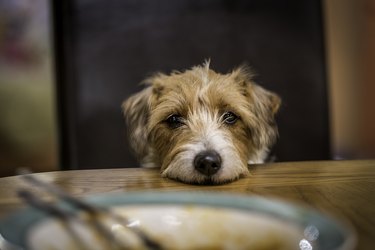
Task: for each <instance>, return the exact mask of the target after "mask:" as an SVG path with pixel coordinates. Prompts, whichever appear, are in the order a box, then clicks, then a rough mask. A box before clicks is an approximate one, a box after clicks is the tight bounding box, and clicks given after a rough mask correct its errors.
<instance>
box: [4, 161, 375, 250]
mask: <svg viewBox="0 0 375 250" xmlns="http://www.w3.org/2000/svg"><path fill="white" fill-rule="evenodd" d="M250 172H251V175H250V176H249V177H246V178H242V179H240V180H237V181H235V182H232V183H229V184H224V185H216V186H199V185H188V184H183V183H180V182H177V181H173V180H169V179H165V178H161V177H160V175H159V171H158V170H157V169H141V168H124V169H102V170H73V171H58V172H48V173H37V174H35V175H36V176H38V177H39V178H41V179H43V180H46V181H49V182H52V183H55V184H57V185H59V186H61V187H62V188H63V189H65V190H66V191H68V192H69V193H71V194H73V195H74V196H78V197H81V196H87V195H94V194H102V193H113V192H129V191H138V190H158V191H163V190H168V191H171V190H172V191H189V192H200V191H214V192H225V193H239V194H248V195H254V194H255V195H261V196H264V197H271V198H274V197H276V198H278V199H283V200H286V201H290V202H294V203H297V204H300V205H307V206H310V207H313V208H315V209H317V210H319V211H321V212H323V213H328V214H330V215H333V216H334V217H336V218H338V219H340V220H345V221H347V222H349V223H350V224H352V226H353V228H354V229H355V231H356V232H357V235H358V249H375V160H358V161H317V162H313V161H311V162H288V163H272V164H263V165H255V166H251V167H250ZM20 187H28V188H29V189H31V190H33V189H34V188H33V187H30V186H29V185H28V184H26V183H24V181H22V180H21V179H20V177H18V176H12V177H5V178H0V217H3V216H6V215H8V214H10V213H12V212H14V211H15V210H16V209H18V208H20V207H22V206H23V205H22V203H21V202H20V200H19V199H18V198H17V195H16V191H17V190H18V189H19V188H20ZM33 191H34V192H37V193H39V192H40V191H39V190H37V189H35V190H33ZM40 195H43V193H42V192H40Z"/></svg>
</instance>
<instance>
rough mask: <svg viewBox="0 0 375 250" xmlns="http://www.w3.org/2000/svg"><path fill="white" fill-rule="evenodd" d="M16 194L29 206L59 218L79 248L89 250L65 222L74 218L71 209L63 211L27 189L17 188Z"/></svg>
mask: <svg viewBox="0 0 375 250" xmlns="http://www.w3.org/2000/svg"><path fill="white" fill-rule="evenodd" d="M17 193H18V196H19V197H20V198H22V199H23V200H24V201H25V202H26V203H27V204H29V205H30V206H32V207H34V208H36V209H38V210H41V211H44V212H46V213H48V214H50V215H51V216H53V217H55V218H58V219H60V220H61V221H62V222H63V226H64V227H65V228H66V229H67V232H68V233H69V235H70V236H71V237H72V238H73V239H74V241H75V242H76V243H77V244H78V246H80V249H87V250H89V249H88V248H87V247H86V246H85V244H84V242H83V241H82V240H81V239H80V238H79V237H78V235H77V234H76V233H75V230H74V228H73V227H72V226H71V225H70V224H69V223H67V222H68V221H69V220H71V219H74V218H75V217H76V215H75V214H74V213H72V212H71V211H65V210H64V209H61V208H59V207H58V206H55V205H53V204H50V203H47V202H45V201H43V200H41V199H40V198H38V197H37V196H36V195H34V194H33V193H31V192H30V191H27V190H23V189H21V190H19V191H18V192H17Z"/></svg>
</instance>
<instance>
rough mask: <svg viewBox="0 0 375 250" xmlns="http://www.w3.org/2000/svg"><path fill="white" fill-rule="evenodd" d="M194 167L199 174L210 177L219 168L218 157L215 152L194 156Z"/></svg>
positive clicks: (219, 159) (205, 152)
mask: <svg viewBox="0 0 375 250" xmlns="http://www.w3.org/2000/svg"><path fill="white" fill-rule="evenodd" d="M194 167H195V169H196V170H197V171H199V172H200V173H202V174H204V175H207V176H211V175H213V174H215V173H216V172H217V171H218V170H219V169H220V167H221V158H220V155H219V154H218V153H217V152H215V151H204V152H201V153H199V154H197V156H195V159H194Z"/></svg>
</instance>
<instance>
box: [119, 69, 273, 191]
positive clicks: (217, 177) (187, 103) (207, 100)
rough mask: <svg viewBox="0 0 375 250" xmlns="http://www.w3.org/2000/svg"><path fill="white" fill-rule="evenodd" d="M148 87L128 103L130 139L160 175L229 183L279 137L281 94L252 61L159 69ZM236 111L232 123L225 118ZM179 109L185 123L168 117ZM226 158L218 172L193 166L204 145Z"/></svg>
mask: <svg viewBox="0 0 375 250" xmlns="http://www.w3.org/2000/svg"><path fill="white" fill-rule="evenodd" d="M145 84H146V88H145V89H144V90H143V91H141V92H139V93H137V94H135V95H133V96H131V97H130V98H129V99H128V100H126V101H125V102H124V103H123V106H122V107H123V111H124V114H125V118H126V122H127V125H128V128H129V135H130V144H131V146H132V148H133V149H134V151H135V153H136V155H137V156H138V158H139V160H140V162H141V164H142V166H145V167H160V169H161V175H162V176H164V177H168V178H172V179H177V180H180V181H183V182H187V183H206V182H209V183H216V184H218V183H226V182H229V181H233V180H235V179H237V178H239V177H241V176H245V175H247V174H248V168H247V165H248V164H252V163H262V162H263V161H264V159H265V157H266V156H267V153H268V150H269V148H270V147H271V146H272V145H273V144H274V142H275V140H276V137H277V127H276V124H275V121H274V115H275V113H276V112H277V111H278V109H279V105H280V98H279V97H278V96H277V95H276V94H274V93H272V92H270V91H267V90H265V89H263V88H262V87H260V86H258V85H257V84H255V83H254V82H253V80H252V73H251V71H250V70H249V69H248V68H247V67H239V68H237V69H235V70H233V71H232V72H230V73H228V74H219V73H216V72H214V71H213V70H211V69H210V65H209V62H206V63H204V64H203V65H201V66H196V67H193V68H192V69H190V70H186V71H184V72H173V73H171V74H170V75H165V74H161V73H158V74H156V75H154V76H152V77H150V78H148V79H146V80H145ZM228 112H231V113H230V114H235V115H236V117H237V120H235V122H234V123H233V124H229V122H232V121H231V120H230V119H229V120H225V117H227V116H228V115H226V114H228ZM172 115H178V117H179V118H178V119H180V120H179V121H181V123H177V125H175V123H172V125H171V124H170V123H168V121H169V120H168V118H169V117H171V116H172ZM207 150H212V151H215V152H217V153H218V155H219V156H220V158H221V167H220V169H219V170H218V171H217V172H216V173H215V174H213V175H209V176H207V175H204V174H202V173H200V172H199V171H196V169H195V168H194V159H195V157H196V156H197V154H199V153H200V152H202V151H207Z"/></svg>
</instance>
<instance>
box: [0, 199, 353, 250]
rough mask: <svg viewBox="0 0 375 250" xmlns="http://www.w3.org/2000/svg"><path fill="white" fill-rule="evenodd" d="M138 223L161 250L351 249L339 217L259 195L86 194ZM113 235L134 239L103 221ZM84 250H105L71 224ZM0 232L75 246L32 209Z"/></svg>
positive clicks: (12, 238) (16, 239) (22, 243)
mask: <svg viewBox="0 0 375 250" xmlns="http://www.w3.org/2000/svg"><path fill="white" fill-rule="evenodd" d="M88 200H89V201H90V202H92V203H93V204H96V205H100V206H106V207H110V208H111V209H113V211H114V212H116V213H118V214H119V215H124V216H126V217H127V218H128V219H129V222H130V223H129V225H128V226H134V227H140V228H142V229H143V230H144V231H145V232H146V233H147V234H148V235H149V236H150V237H152V238H153V239H155V240H156V241H157V242H159V243H160V244H161V245H162V246H163V247H164V248H165V249H302V250H308V249H320V250H325V249H354V244H355V236H354V234H353V233H352V231H351V230H350V229H349V228H348V227H347V226H345V225H343V224H342V223H340V222H338V221H336V220H334V219H332V218H330V217H327V216H324V215H322V214H319V213H317V212H316V211H313V210H309V209H306V208H301V207H297V206H293V205H290V204H287V203H284V202H280V201H275V200H268V199H264V198H260V197H249V196H236V195H220V194H218V193H180V192H178V193H176V192H165V193H129V194H112V195H109V194H108V195H101V196H95V197H90V198H89V199H88ZM106 223H107V224H108V226H109V227H110V228H112V230H113V232H114V233H115V235H116V237H118V238H119V239H120V240H121V241H123V242H124V243H126V244H129V245H131V246H132V247H135V248H137V247H139V246H141V243H140V242H139V240H138V238H137V237H135V236H134V234H132V233H131V232H130V231H129V230H128V229H127V228H124V227H122V226H121V225H118V224H117V223H116V222H113V221H106ZM72 227H73V229H74V230H75V235H76V236H78V238H80V240H81V241H84V242H85V244H86V245H88V246H89V247H88V249H92V250H95V249H105V246H104V245H103V241H102V240H101V237H100V235H98V234H97V233H95V232H93V231H92V230H89V228H90V227H86V226H83V224H82V223H74V224H72ZM0 233H1V234H2V236H3V237H4V238H5V239H6V240H7V241H9V242H11V243H12V244H14V245H16V246H18V247H20V248H23V249H38V250H44V249H65V250H66V249H71V250H73V249H79V247H77V241H76V240H75V239H74V237H71V235H70V234H69V233H68V232H67V231H66V229H65V228H64V226H63V225H62V224H61V223H60V222H59V221H56V220H54V219H50V218H49V217H47V216H45V215H43V213H41V212H39V211H35V210H34V209H27V210H25V211H22V212H19V213H17V214H15V215H13V216H11V217H9V218H7V219H5V220H3V221H1V222H0Z"/></svg>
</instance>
